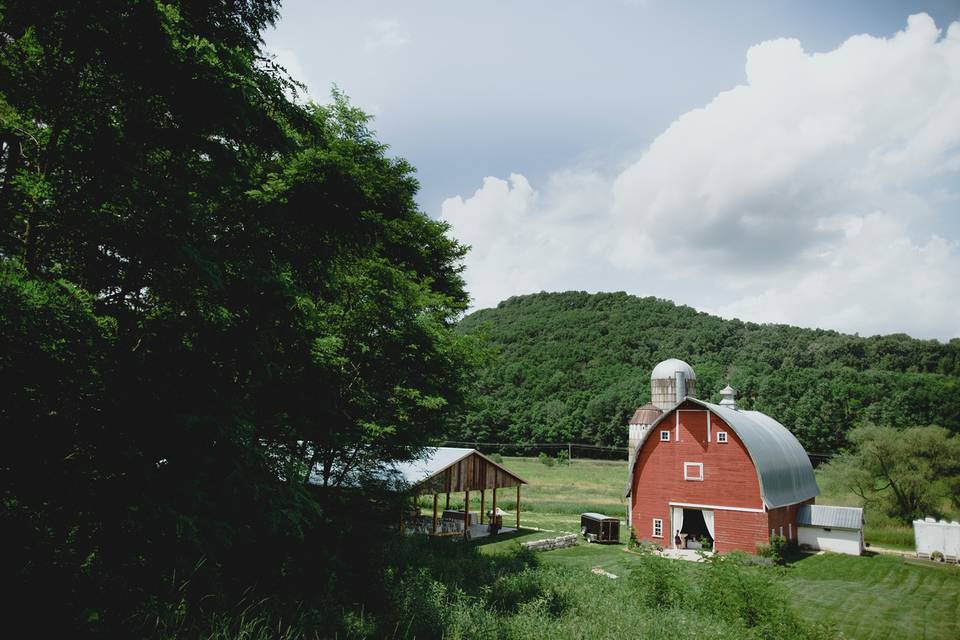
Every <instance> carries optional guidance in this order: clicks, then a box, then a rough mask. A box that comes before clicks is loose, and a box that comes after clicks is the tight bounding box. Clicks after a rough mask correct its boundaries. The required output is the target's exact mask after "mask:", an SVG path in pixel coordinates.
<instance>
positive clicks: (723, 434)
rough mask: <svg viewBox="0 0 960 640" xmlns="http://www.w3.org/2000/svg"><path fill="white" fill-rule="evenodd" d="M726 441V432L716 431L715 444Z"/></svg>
mask: <svg viewBox="0 0 960 640" xmlns="http://www.w3.org/2000/svg"><path fill="white" fill-rule="evenodd" d="M726 441H727V432H726V431H717V442H718V443H719V444H723V443H725V442H726Z"/></svg>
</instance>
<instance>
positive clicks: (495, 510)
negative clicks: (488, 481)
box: [490, 487, 497, 522]
mask: <svg viewBox="0 0 960 640" xmlns="http://www.w3.org/2000/svg"><path fill="white" fill-rule="evenodd" d="M490 513H492V514H493V515H492V516H490V517H491V518H493V520H491V522H496V521H497V488H496V487H494V488H493V508H492V510H491V511H490Z"/></svg>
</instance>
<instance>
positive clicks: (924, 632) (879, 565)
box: [475, 458, 960, 640]
mask: <svg viewBox="0 0 960 640" xmlns="http://www.w3.org/2000/svg"><path fill="white" fill-rule="evenodd" d="M504 463H505V464H506V466H508V467H509V468H510V469H512V470H513V471H515V472H516V473H518V474H519V475H520V476H522V477H523V478H524V479H526V480H527V481H529V482H530V483H531V484H530V486H528V487H525V488H524V494H523V495H524V503H523V524H524V525H525V526H538V527H543V528H548V529H552V530H554V531H577V530H578V529H579V513H580V512H581V511H600V512H605V513H608V514H611V515H618V516H621V517H622V514H623V508H624V506H623V503H622V501H621V500H620V496H621V495H622V491H623V475H624V473H625V471H624V466H625V465H624V463H623V462H608V461H585V460H575V461H574V462H573V463H572V464H571V465H570V466H555V467H547V466H545V465H543V464H542V463H540V462H538V461H537V460H535V459H531V458H506V459H505V460H504ZM824 494H825V495H824V501H829V502H831V503H833V504H841V503H843V502H844V500H841V498H843V496H842V495H841V494H840V493H839V490H838V489H837V488H835V487H829V491H827V490H825V491H824ZM500 504H503V506H504V508H506V509H512V507H513V503H512V501H509V502H508V501H501V502H500ZM475 508H476V507H475ZM878 530H880V531H883V529H878ZM869 532H870V530H869V529H868V540H870V537H869ZM545 535H547V534H545V533H543V532H528V533H524V534H523V535H521V536H516V537H513V538H511V539H508V540H498V541H495V542H493V541H484V542H482V543H480V544H481V545H482V547H481V548H482V550H483V551H484V552H488V553H497V552H500V551H502V550H504V549H506V548H510V547H512V546H513V545H514V544H516V541H517V540H528V539H535V538H542V537H544V536H545ZM623 535H624V537H625V536H626V531H624V533H623ZM542 557H543V559H544V561H545V562H547V563H548V564H555V565H561V566H567V567H572V568H575V569H582V570H584V571H588V570H589V569H591V568H593V567H601V568H603V569H606V570H607V571H610V572H612V573H614V574H616V575H620V576H624V575H627V574H629V572H630V571H631V569H632V567H633V566H634V565H635V564H636V557H635V556H634V555H632V554H630V553H627V552H625V551H624V550H623V547H622V546H601V545H579V546H577V547H574V548H571V549H564V550H559V551H553V552H550V553H547V554H544V555H543V556H542ZM688 570H690V571H696V570H697V569H696V567H695V566H694V565H689V568H688ZM783 585H784V587H785V588H787V589H788V590H789V591H790V592H791V594H792V596H793V601H794V603H795V605H796V607H797V609H798V611H800V612H801V614H803V615H804V616H806V617H808V618H809V619H811V620H818V621H821V622H827V623H829V624H832V625H835V626H836V627H837V628H838V629H839V630H840V631H843V632H844V633H845V634H847V635H849V636H850V637H853V638H870V639H871V640H880V639H884V638H889V639H891V640H892V639H894V638H918V639H919V638H929V639H939V638H943V639H948V638H949V639H951V640H952V639H954V638H957V637H960V569H958V568H956V567H944V566H940V565H931V564H929V563H917V562H911V561H904V560H902V559H900V558H892V557H883V556H876V557H862V558H854V557H847V556H839V555H833V554H828V555H822V556H811V557H808V558H806V559H804V560H801V561H799V562H796V563H795V564H794V565H793V566H792V567H791V568H789V569H788V570H787V572H786V577H785V578H784V580H783Z"/></svg>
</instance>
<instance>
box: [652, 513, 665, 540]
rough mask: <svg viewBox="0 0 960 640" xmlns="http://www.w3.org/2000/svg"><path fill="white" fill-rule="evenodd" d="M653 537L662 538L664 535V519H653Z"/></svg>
mask: <svg viewBox="0 0 960 640" xmlns="http://www.w3.org/2000/svg"><path fill="white" fill-rule="evenodd" d="M653 537H654V538H662V537H663V520H661V519H660V518H654V519H653Z"/></svg>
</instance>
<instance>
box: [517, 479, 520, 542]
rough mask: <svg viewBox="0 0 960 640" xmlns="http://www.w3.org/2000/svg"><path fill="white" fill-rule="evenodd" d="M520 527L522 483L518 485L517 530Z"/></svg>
mask: <svg viewBox="0 0 960 640" xmlns="http://www.w3.org/2000/svg"><path fill="white" fill-rule="evenodd" d="M519 529H520V485H517V530H518V531H519Z"/></svg>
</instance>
